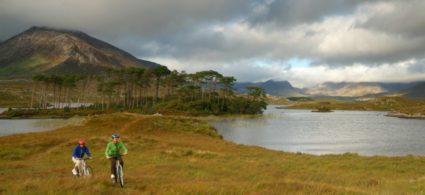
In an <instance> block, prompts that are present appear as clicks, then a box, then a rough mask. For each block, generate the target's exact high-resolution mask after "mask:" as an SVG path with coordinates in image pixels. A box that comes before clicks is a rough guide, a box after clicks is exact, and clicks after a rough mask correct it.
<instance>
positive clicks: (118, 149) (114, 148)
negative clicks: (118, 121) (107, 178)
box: [105, 133, 127, 180]
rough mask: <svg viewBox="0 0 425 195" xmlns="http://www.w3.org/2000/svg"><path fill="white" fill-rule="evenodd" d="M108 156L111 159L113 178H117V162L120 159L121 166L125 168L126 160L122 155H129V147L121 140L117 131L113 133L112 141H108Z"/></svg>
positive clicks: (106, 151)
mask: <svg viewBox="0 0 425 195" xmlns="http://www.w3.org/2000/svg"><path fill="white" fill-rule="evenodd" d="M105 155H106V158H108V159H109V160H110V161H111V179H112V180H114V179H115V163H116V161H117V160H119V161H120V163H121V166H122V167H123V168H124V161H123V160H122V157H121V156H124V155H127V148H126V147H125V146H124V144H123V143H122V141H120V136H119V135H118V134H116V133H114V134H112V141H111V142H109V143H108V145H107V146H106V150H105Z"/></svg>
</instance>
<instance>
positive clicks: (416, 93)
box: [400, 82, 425, 99]
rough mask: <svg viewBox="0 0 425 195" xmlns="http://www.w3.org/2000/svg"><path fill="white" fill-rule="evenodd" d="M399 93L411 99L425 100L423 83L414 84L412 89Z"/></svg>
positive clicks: (424, 83) (424, 84)
mask: <svg viewBox="0 0 425 195" xmlns="http://www.w3.org/2000/svg"><path fill="white" fill-rule="evenodd" d="M400 93H401V94H403V96H406V97H409V98H413V99H425V82H420V83H416V85H414V86H413V87H411V88H408V89H405V90H402V91H401V92H400Z"/></svg>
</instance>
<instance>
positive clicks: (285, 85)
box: [234, 80, 305, 97]
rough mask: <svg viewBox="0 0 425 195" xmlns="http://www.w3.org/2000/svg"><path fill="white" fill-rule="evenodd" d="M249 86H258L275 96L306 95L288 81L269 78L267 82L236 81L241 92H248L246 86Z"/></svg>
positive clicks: (237, 89)
mask: <svg viewBox="0 0 425 195" xmlns="http://www.w3.org/2000/svg"><path fill="white" fill-rule="evenodd" d="M248 86H258V87H261V88H263V89H264V90H265V92H266V93H267V94H270V95H273V96H283V97H293V96H305V95H304V94H302V93H301V90H300V89H298V88H295V87H293V86H292V85H291V83H289V82H288V81H274V80H268V81H266V82H257V83H251V82H244V83H236V84H235V86H234V88H235V89H236V91H239V92H241V93H246V92H247V91H246V87H248Z"/></svg>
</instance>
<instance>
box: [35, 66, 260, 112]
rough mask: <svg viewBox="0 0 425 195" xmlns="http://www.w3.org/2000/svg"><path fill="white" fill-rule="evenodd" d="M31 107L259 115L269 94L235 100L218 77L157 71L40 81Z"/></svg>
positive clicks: (229, 82) (254, 92)
mask: <svg viewBox="0 0 425 195" xmlns="http://www.w3.org/2000/svg"><path fill="white" fill-rule="evenodd" d="M33 80H34V81H35V85H34V90H33V95H32V98H31V106H32V107H39V108H47V107H48V105H49V103H50V104H51V105H52V106H53V107H56V108H62V107H69V105H70V102H75V100H76V98H79V99H80V100H83V101H87V100H90V101H91V102H94V103H95V106H96V108H98V109H102V110H106V109H125V110H141V111H143V110H156V111H161V112H167V111H170V112H190V113H210V114H222V113H241V114H248V113H249V114H256V113H261V112H262V110H263V109H265V106H266V104H265V102H264V98H265V93H264V91H263V90H262V89H261V88H258V87H248V92H249V93H248V94H247V95H241V94H235V93H234V90H233V85H234V83H235V82H236V79H235V78H234V77H228V76H223V75H221V74H220V73H218V72H216V71H212V70H209V71H201V72H197V73H193V74H187V73H186V72H184V71H182V72H178V71H175V70H174V71H170V70H168V69H167V68H166V67H164V66H159V67H157V68H153V69H143V68H135V67H132V68H125V69H108V70H106V71H104V72H103V73H102V74H99V75H95V76H80V75H63V76H60V75H36V76H34V77H33Z"/></svg>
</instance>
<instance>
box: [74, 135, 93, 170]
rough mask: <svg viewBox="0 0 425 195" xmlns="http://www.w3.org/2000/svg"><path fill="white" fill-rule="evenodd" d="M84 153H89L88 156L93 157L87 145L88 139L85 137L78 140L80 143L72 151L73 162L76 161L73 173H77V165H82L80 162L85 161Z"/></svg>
mask: <svg viewBox="0 0 425 195" xmlns="http://www.w3.org/2000/svg"><path fill="white" fill-rule="evenodd" d="M84 154H87V157H88V158H89V159H91V154H90V151H89V148H88V147H87V146H86V141H84V139H80V140H78V145H77V146H75V148H74V150H73V151H72V162H74V163H75V166H74V168H73V169H72V174H74V175H77V174H78V172H77V169H76V168H77V167H79V166H80V163H82V162H83V157H84Z"/></svg>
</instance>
